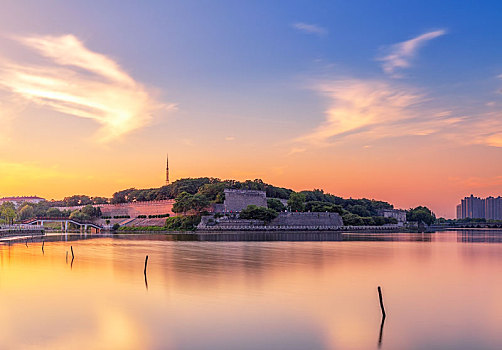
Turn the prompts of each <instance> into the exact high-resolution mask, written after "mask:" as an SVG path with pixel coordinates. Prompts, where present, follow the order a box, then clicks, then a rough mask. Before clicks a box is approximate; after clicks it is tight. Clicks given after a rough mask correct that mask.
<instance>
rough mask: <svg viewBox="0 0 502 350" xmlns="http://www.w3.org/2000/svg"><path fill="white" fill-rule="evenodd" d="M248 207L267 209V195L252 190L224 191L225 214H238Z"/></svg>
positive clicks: (263, 192)
mask: <svg viewBox="0 0 502 350" xmlns="http://www.w3.org/2000/svg"><path fill="white" fill-rule="evenodd" d="M248 205H256V206H259V207H267V194H266V193H265V191H252V190H232V189H226V190H225V202H224V208H225V211H226V212H233V213H235V212H240V211H242V209H245V208H247V206H248Z"/></svg>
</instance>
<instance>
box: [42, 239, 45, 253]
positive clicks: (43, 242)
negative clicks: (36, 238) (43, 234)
mask: <svg viewBox="0 0 502 350" xmlns="http://www.w3.org/2000/svg"><path fill="white" fill-rule="evenodd" d="M44 244H45V241H42V253H43V254H45V252H44Z"/></svg>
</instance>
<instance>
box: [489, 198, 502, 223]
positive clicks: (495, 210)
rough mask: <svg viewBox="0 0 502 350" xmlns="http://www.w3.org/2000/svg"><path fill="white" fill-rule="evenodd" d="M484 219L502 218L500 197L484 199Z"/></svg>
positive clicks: (501, 199)
mask: <svg viewBox="0 0 502 350" xmlns="http://www.w3.org/2000/svg"><path fill="white" fill-rule="evenodd" d="M485 219H486V220H502V197H500V196H499V197H497V198H494V197H488V198H486V199H485Z"/></svg>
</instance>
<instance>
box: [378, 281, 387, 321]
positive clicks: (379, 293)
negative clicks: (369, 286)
mask: <svg viewBox="0 0 502 350" xmlns="http://www.w3.org/2000/svg"><path fill="white" fill-rule="evenodd" d="M377 289H378V299H379V300H380V308H381V309H382V317H383V318H385V317H386V314H385V308H384V307H383V297H382V288H380V286H378V288H377Z"/></svg>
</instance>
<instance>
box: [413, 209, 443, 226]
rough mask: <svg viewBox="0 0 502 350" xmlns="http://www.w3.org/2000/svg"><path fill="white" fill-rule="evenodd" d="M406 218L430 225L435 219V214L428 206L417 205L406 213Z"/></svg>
mask: <svg viewBox="0 0 502 350" xmlns="http://www.w3.org/2000/svg"><path fill="white" fill-rule="evenodd" d="M406 220H408V221H416V222H419V223H420V222H424V223H425V224H427V225H432V224H433V223H434V222H435V221H436V215H434V213H433V212H432V211H431V210H430V209H429V208H427V207H423V206H419V207H416V208H414V209H410V210H409V211H408V212H407V213H406Z"/></svg>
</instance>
